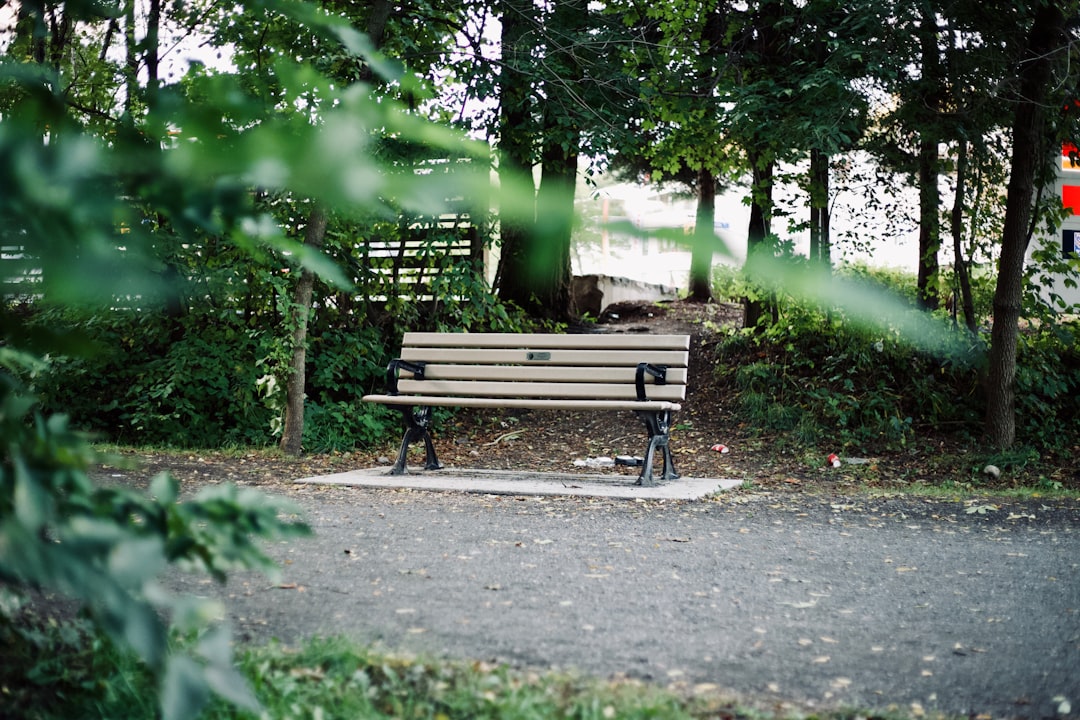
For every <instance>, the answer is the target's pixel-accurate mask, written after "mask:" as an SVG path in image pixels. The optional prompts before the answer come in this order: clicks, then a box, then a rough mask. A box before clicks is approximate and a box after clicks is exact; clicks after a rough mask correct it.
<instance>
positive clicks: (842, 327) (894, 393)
mask: <svg viewBox="0 0 1080 720" xmlns="http://www.w3.org/2000/svg"><path fill="white" fill-rule="evenodd" d="M717 352H718V355H719V360H720V362H718V363H717V368H718V372H719V373H720V374H721V375H722V377H723V378H725V379H726V380H727V381H728V382H731V383H732V385H733V386H734V388H735V389H736V390H737V391H738V394H737V398H738V403H739V409H740V412H741V413H742V415H743V416H744V418H745V419H746V421H747V422H748V424H749V425H751V426H752V427H757V428H760V429H762V430H770V431H778V432H781V433H789V434H791V435H790V438H791V440H793V441H795V442H799V443H812V442H814V441H815V440H817V441H820V440H825V439H827V440H829V441H832V442H838V443H839V444H840V446H842V447H845V448H851V447H860V448H870V447H878V446H883V447H898V446H901V445H903V444H905V443H906V442H907V441H908V440H909V439H910V438H911V436H912V433H914V432H916V431H917V430H918V428H920V427H930V426H940V425H942V424H949V425H950V426H957V427H973V426H975V425H976V424H977V422H978V420H979V418H980V417H981V408H980V407H979V400H978V394H977V393H976V392H975V390H976V386H977V380H978V365H977V363H978V361H979V357H980V355H979V353H978V352H977V351H976V350H975V349H972V350H971V351H970V352H966V353H965V352H962V351H954V352H952V353H949V354H945V353H934V354H932V353H929V352H927V351H923V350H919V349H916V348H915V347H913V346H911V345H910V344H907V343H905V342H904V341H903V340H902V339H901V338H900V337H899V336H898V335H897V334H896V333H895V332H891V331H889V330H876V329H869V328H865V327H861V326H858V325H855V324H852V323H848V322H845V321H844V319H843V318H842V316H840V315H838V314H834V315H832V316H831V317H829V316H826V315H824V314H822V313H819V312H816V311H813V310H808V309H806V308H803V307H801V306H798V305H792V306H790V307H787V308H785V316H784V318H783V320H782V321H781V322H779V323H776V324H774V325H771V326H769V327H768V328H767V329H766V330H765V331H764V332H757V331H753V330H740V331H733V332H732V333H731V334H729V335H728V336H727V338H725V339H724V341H723V342H721V343H720V344H719V345H718V348H717Z"/></svg>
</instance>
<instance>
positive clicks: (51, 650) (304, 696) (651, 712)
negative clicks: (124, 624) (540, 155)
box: [0, 610, 902, 720]
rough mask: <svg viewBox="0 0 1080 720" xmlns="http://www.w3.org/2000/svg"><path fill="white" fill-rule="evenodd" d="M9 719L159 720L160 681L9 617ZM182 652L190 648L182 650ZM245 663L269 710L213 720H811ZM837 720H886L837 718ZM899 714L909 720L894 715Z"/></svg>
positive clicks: (91, 642)
mask: <svg viewBox="0 0 1080 720" xmlns="http://www.w3.org/2000/svg"><path fill="white" fill-rule="evenodd" d="M0 643H2V645H3V647H4V648H5V650H4V653H3V654H2V658H0V717H20V718H27V719H28V720H60V719H61V718H63V719H67V718H74V717H78V718H120V717H123V718H128V719H130V720H142V719H144V718H145V719H146V720H152V719H154V718H157V717H159V715H158V708H157V705H156V701H155V697H156V693H155V689H154V680H153V678H152V677H151V676H150V674H149V673H148V672H147V671H146V670H145V668H144V667H142V666H141V665H139V664H138V663H137V662H136V661H135V660H134V659H133V658H132V657H131V655H130V654H128V653H126V652H123V651H121V650H119V649H118V648H116V647H115V646H113V645H111V644H109V643H108V642H107V641H104V640H102V639H101V638H100V637H99V636H98V635H97V634H96V633H94V632H93V631H92V629H91V628H90V627H89V626H88V625H86V624H84V623H82V622H80V621H73V622H56V621H51V620H43V619H42V618H40V617H37V616H34V615H32V614H30V613H27V612H26V611H25V610H23V611H19V612H16V613H14V614H12V613H9V612H4V613H3V614H0ZM181 644H183V643H181ZM236 663H237V666H238V667H239V668H240V669H241V671H242V672H243V674H244V675H245V676H246V677H247V678H248V681H249V683H250V684H251V686H252V688H253V689H254V691H255V694H256V696H257V697H258V699H259V702H260V703H261V705H262V708H261V710H260V712H258V713H252V712H249V711H244V710H238V709H237V708H235V707H233V706H230V705H228V704H226V703H225V702H223V701H220V700H214V701H212V702H211V703H210V705H209V706H208V707H207V709H206V710H204V712H203V714H202V715H201V716H200V717H202V718H206V719H207V720H254V719H256V718H257V719H260V720H261V719H262V718H275V719H277V718H281V719H285V718H289V719H296V720H329V719H330V718H342V719H346V718H347V719H348V720H360V719H372V720H379V719H382V718H387V719H389V718H425V719H428V720H458V719H461V720H466V719H469V720H472V719H476V718H481V719H482V718H491V719H493V720H494V719H495V718H498V719H500V720H507V719H511V720H513V719H520V720H527V719H536V720H548V719H554V718H569V719H571V720H610V719H611V718H620V719H624V718H625V719H629V720H636V719H638V718H642V719H644V718H653V719H655V718H662V719H664V720H683V719H685V720H705V719H706V718H709V719H712V718H725V719H727V720H738V719H740V718H745V719H746V720H770V719H771V718H781V717H783V718H787V717H806V716H805V715H804V714H802V713H800V712H799V711H798V710H797V709H796V708H795V707H794V706H790V705H775V704H774V705H770V706H768V707H766V708H753V707H750V706H748V705H746V704H739V703H737V702H734V701H732V700H731V699H730V698H726V697H724V696H723V695H721V694H720V693H719V692H718V691H717V690H716V689H715V688H713V687H712V686H699V687H696V688H694V687H659V686H656V685H650V684H646V683H642V682H638V681H633V680H622V681H602V680H598V679H594V678H587V677H582V676H577V675H572V674H567V673H558V672H545V673H537V672H527V671H518V670H514V669H511V668H508V667H506V666H504V665H494V664H490V663H484V662H471V663H466V662H450V661H443V660H424V659H415V658H401V657H393V656H388V655H384V654H380V653H377V652H373V651H371V650H369V649H366V648H362V647H359V646H357V645H355V644H353V643H350V642H347V641H345V640H341V639H329V640H326V639H317V640H312V641H310V642H308V643H307V644H306V645H304V646H303V647H300V648H287V647H283V646H280V645H277V644H270V645H265V646H257V647H241V648H239V649H238V652H237V656H236ZM814 717H820V718H827V719H828V720H846V719H847V718H854V717H862V718H873V717H882V716H880V715H874V714H869V713H864V712H854V711H837V712H833V713H825V714H818V715H815V716H814ZM890 717H896V718H899V717H902V716H901V715H894V716H890Z"/></svg>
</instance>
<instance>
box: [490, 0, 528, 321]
mask: <svg viewBox="0 0 1080 720" xmlns="http://www.w3.org/2000/svg"><path fill="white" fill-rule="evenodd" d="M501 9H502V17H501V19H502V37H501V41H502V42H501V47H502V67H501V68H500V70H499V185H500V188H501V192H502V195H503V199H502V202H501V203H500V209H499V238H500V252H499V267H498V270H497V272H496V275H495V285H496V287H497V288H498V293H499V298H500V299H501V300H503V301H504V302H511V303H514V304H515V305H517V306H518V307H521V308H527V307H529V306H530V305H531V304H532V302H533V299H532V293H531V291H530V287H529V283H528V280H527V278H528V276H529V270H530V269H529V247H528V244H529V233H530V229H531V225H532V221H533V218H532V217H529V216H528V213H523V212H521V211H520V208H522V207H526V206H528V205H529V203H530V202H531V201H533V198H532V197H531V195H532V194H535V188H534V187H533V184H532V183H533V180H532V165H533V147H532V146H533V132H532V118H531V116H532V102H531V90H530V79H529V75H528V73H527V72H526V69H527V67H528V63H529V61H530V58H531V55H532V51H533V43H532V42H531V41H530V40H529V38H530V37H531V35H530V33H532V32H533V31H534V30H535V23H534V22H533V13H534V11H533V5H532V2H531V0H502V2H501ZM515 194H516V195H526V196H528V197H514V195H515ZM511 208H516V210H515V211H512V210H511Z"/></svg>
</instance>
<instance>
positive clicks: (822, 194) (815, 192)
mask: <svg viewBox="0 0 1080 720" xmlns="http://www.w3.org/2000/svg"><path fill="white" fill-rule="evenodd" d="M810 261H811V262H812V263H814V264H816V265H819V266H821V267H822V268H826V269H828V268H830V267H832V241H831V240H830V238H829V156H828V155H827V154H825V153H824V152H822V151H821V150H817V149H815V150H811V151H810Z"/></svg>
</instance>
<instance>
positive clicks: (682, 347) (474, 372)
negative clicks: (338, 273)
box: [363, 332, 690, 485]
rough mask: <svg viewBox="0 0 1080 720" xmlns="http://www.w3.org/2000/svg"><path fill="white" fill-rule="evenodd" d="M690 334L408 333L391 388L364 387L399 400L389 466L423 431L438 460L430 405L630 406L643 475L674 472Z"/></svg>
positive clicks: (429, 465)
mask: <svg viewBox="0 0 1080 720" xmlns="http://www.w3.org/2000/svg"><path fill="white" fill-rule="evenodd" d="M689 347H690V338H689V336H688V335H647V334H628V335H606V334H580V335H558V334H545V333H531V334H526V333H523V334H514V333H422V332H410V333H405V337H404V340H403V342H402V349H401V354H400V356H399V357H398V358H395V359H394V360H393V361H391V363H390V365H389V367H388V368H387V373H386V384H387V390H386V392H385V393H383V394H371V395H365V396H364V397H363V401H364V402H374V403H382V404H385V405H388V406H390V407H393V408H395V409H397V410H400V411H401V413H402V415H403V417H404V420H405V426H406V429H405V437H404V439H403V441H402V445H401V450H400V452H399V454H398V459H397V461H396V462H395V464H394V467H393V469H392V470H391V473H392V474H402V473H405V472H407V467H406V454H407V451H408V447H409V445H410V444H411V443H413V442H415V441H417V440H422V441H423V442H424V444H425V448H426V452H427V458H426V462H425V468H426V469H432V470H433V469H438V468H440V467H441V465H440V464H439V462H438V459H437V458H436V456H435V450H434V445H433V443H432V440H431V435H430V431H429V428H430V423H431V408H432V407H436V406H442V407H465V408H522V409H533V410H598V411H606V410H611V411H625V410H629V411H633V412H634V413H636V414H637V415H638V417H639V418H640V419H641V420H642V421H643V422H644V424H645V427H646V430H647V432H648V435H649V444H648V447H647V450H646V453H645V457H644V459H643V460H642V472H641V476H640V477H639V478H638V482H639V484H642V485H651V484H653V483H654V476H653V470H652V466H653V463H654V461H655V456H656V452H657V450H659V451H661V455H662V459H663V472H662V475H661V477H662V479H664V480H670V479H674V478H677V477H678V475H677V474H676V472H675V468H674V463H673V462H672V459H671V451H670V448H669V447H668V440H669V436H670V418H671V413H672V412H676V411H678V410H680V409H681V408H682V405H681V402H682V400H683V399H684V398H685V396H686V382H687V363H688V360H689Z"/></svg>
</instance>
